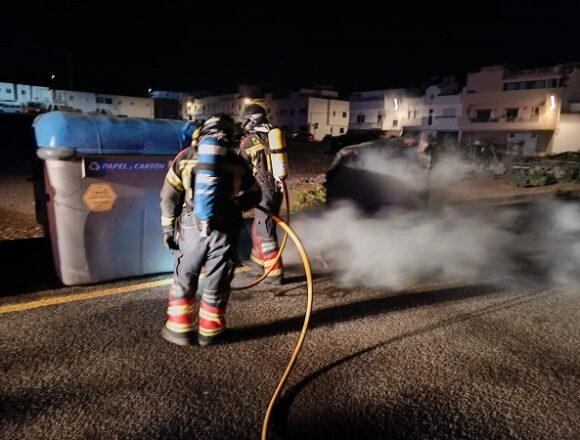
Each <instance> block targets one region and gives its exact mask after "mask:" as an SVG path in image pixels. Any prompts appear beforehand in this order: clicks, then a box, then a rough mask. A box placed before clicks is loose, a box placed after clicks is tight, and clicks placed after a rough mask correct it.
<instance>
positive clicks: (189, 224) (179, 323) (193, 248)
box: [165, 213, 239, 341]
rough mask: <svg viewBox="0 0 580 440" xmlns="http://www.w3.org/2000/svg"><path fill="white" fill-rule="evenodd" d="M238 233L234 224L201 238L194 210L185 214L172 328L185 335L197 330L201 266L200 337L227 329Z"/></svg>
mask: <svg viewBox="0 0 580 440" xmlns="http://www.w3.org/2000/svg"><path fill="white" fill-rule="evenodd" d="M238 236H239V228H237V227H236V226H234V225H232V226H228V227H225V228H220V229H219V230H218V229H214V230H211V231H210V233H209V235H208V236H207V237H202V236H201V230H200V227H199V225H198V222H197V221H196V220H195V216H194V215H193V213H189V214H186V215H184V216H183V217H182V220H181V227H180V237H179V250H178V251H177V253H176V256H175V267H174V272H173V283H172V285H171V288H170V289H169V304H168V307H167V322H166V323H165V326H166V327H167V328H168V329H169V330H170V331H172V332H176V333H182V334H184V333H191V332H193V331H194V330H195V328H194V306H195V293H196V291H197V287H198V282H199V275H200V272H201V268H202V267H204V271H205V279H204V283H203V288H202V291H201V300H200V304H199V325H198V338H199V339H200V341H201V340H202V339H204V340H206V341H207V340H211V338H213V337H216V336H218V335H219V334H221V333H222V332H223V331H224V330H225V328H226V321H225V312H226V307H227V303H228V300H229V296H230V283H231V281H232V278H233V276H234V268H235V261H236V258H237V243H238Z"/></svg>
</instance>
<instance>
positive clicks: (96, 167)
mask: <svg viewBox="0 0 580 440" xmlns="http://www.w3.org/2000/svg"><path fill="white" fill-rule="evenodd" d="M184 125H185V123H184V122H182V121H173V120H153V119H141V118H110V117H106V116H90V115H83V114H78V113H65V112H51V113H46V114H43V115H41V116H39V117H38V118H37V119H36V120H35V121H34V132H35V135H36V142H37V147H38V149H37V156H38V157H39V158H40V159H42V160H43V161H44V167H43V168H44V185H38V186H37V187H36V192H37V194H36V197H35V198H36V203H37V217H38V218H39V220H40V222H41V223H42V224H43V226H44V227H45V231H46V232H47V233H48V235H49V237H50V241H51V246H52V253H53V256H54V263H55V267H56V272H57V275H58V277H59V279H60V280H61V281H62V282H63V284H66V285H79V284H90V283H96V282H101V281H107V280H113V279H120V278H127V277H133V276H138V275H146V274H154V273H161V272H169V271H171V269H172V265H173V258H172V255H171V253H170V252H169V251H168V250H167V249H166V248H165V247H164V245H163V240H162V237H163V233H162V230H161V225H160V217H161V212H160V208H159V192H160V190H161V186H162V184H163V179H164V176H165V173H166V172H167V170H168V167H169V165H170V162H171V160H172V159H173V157H174V156H175V154H176V153H177V152H178V151H179V150H180V149H181V148H183V147H185V146H186V145H185V143H186V140H185V139H184V138H183V137H182V135H181V131H182V129H183V128H184ZM38 192H41V194H38Z"/></svg>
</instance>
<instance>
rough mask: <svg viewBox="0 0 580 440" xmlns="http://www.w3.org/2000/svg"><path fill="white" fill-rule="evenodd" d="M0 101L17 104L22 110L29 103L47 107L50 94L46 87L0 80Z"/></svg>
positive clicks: (49, 101)
mask: <svg viewBox="0 0 580 440" xmlns="http://www.w3.org/2000/svg"><path fill="white" fill-rule="evenodd" d="M0 102H5V103H15V104H19V105H21V106H22V108H23V110H25V108H26V106H28V105H31V103H33V104H32V105H36V106H38V107H40V108H48V106H49V105H50V104H51V102H52V94H51V91H50V89H49V88H48V87H41V86H32V85H28V84H14V83H5V82H0Z"/></svg>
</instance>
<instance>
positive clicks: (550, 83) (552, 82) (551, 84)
mask: <svg viewBox="0 0 580 440" xmlns="http://www.w3.org/2000/svg"><path fill="white" fill-rule="evenodd" d="M556 87H558V78H552V79H549V80H548V88H550V89H555V88H556Z"/></svg>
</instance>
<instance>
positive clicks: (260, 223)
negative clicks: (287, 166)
mask: <svg viewBox="0 0 580 440" xmlns="http://www.w3.org/2000/svg"><path fill="white" fill-rule="evenodd" d="M282 199H283V194H282V192H280V191H274V190H272V188H269V187H262V200H261V202H260V206H261V207H262V208H264V209H266V210H267V211H268V212H271V213H272V214H276V215H280V207H281V206H282ZM278 251H279V247H278V235H277V233H276V222H275V221H274V220H273V219H272V217H270V216H269V215H268V214H266V213H264V212H262V211H260V210H259V209H255V210H254V223H253V225H252V254H251V259H252V261H254V263H257V264H258V265H260V266H261V267H263V268H264V270H265V271H268V270H270V268H271V267H272V266H273V263H274V260H275V259H276V256H277V255H278ZM282 275H283V267H282V259H280V260H279V261H278V263H277V264H276V265H275V267H274V268H273V269H272V271H271V272H270V274H269V275H268V278H281V277H282Z"/></svg>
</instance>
